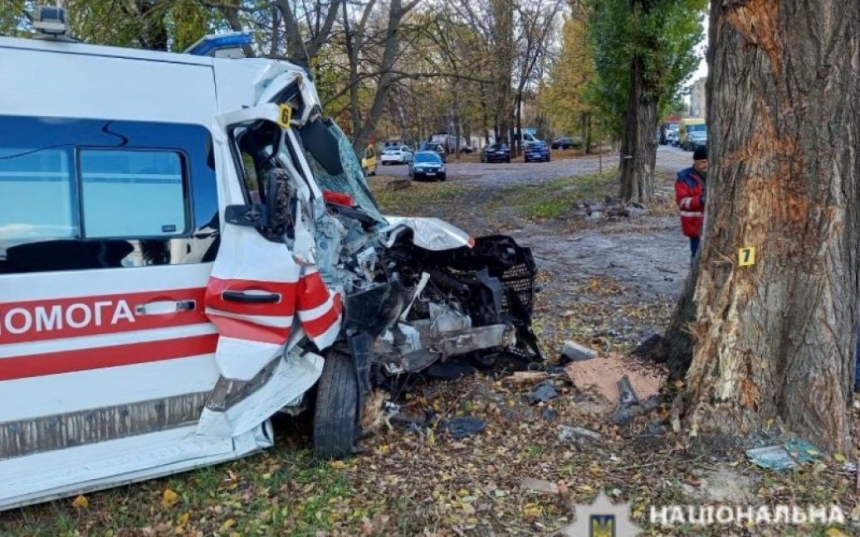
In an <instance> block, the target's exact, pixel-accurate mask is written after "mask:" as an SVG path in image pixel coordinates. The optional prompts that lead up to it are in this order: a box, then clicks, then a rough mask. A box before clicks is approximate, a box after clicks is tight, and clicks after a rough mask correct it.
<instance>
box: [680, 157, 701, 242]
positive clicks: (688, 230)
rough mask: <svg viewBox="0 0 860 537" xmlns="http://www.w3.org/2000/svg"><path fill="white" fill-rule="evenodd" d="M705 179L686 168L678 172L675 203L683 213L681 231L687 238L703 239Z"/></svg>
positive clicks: (692, 169) (693, 169) (691, 169)
mask: <svg viewBox="0 0 860 537" xmlns="http://www.w3.org/2000/svg"><path fill="white" fill-rule="evenodd" d="M704 194H705V179H704V178H703V177H702V176H701V175H700V174H699V173H698V172H697V171H696V170H695V168H692V167H690V168H686V169H683V170H681V171H680V172H678V179H677V180H676V181H675V203H677V204H678V209H679V210H680V211H681V230H682V231H683V233H684V235H686V236H687V237H701V236H702V224H703V222H704V221H705V204H704V200H703V199H702V198H703V196H704Z"/></svg>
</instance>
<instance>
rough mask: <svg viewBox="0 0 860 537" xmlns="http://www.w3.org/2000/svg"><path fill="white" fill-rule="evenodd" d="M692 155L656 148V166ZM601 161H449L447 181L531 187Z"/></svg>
mask: <svg viewBox="0 0 860 537" xmlns="http://www.w3.org/2000/svg"><path fill="white" fill-rule="evenodd" d="M602 160H603V167H604V169H606V168H607V167H612V166H616V165H617V164H618V155H617V154H614V155H604V156H603V158H602ZM692 160H693V159H692V153H690V152H689V151H683V150H681V149H678V148H675V147H668V146H660V147H659V149H658V151H657V167H658V168H666V169H670V170H680V169H681V168H684V167H686V166H690V165H691V164H692ZM600 165H601V158H600V157H595V156H589V157H581V158H575V159H556V160H552V161H550V162H530V163H524V162H511V163H510V164H506V163H498V164H482V163H479V162H464V163H461V162H449V163H448V164H447V168H448V180H449V181H452V182H453V181H456V182H462V183H469V184H475V185H487V186H490V185H510V184H517V183H522V182H528V183H531V184H534V183H541V182H545V181H552V180H554V179H558V178H560V177H570V176H572V175H587V174H591V173H597V172H598V171H599V169H600ZM377 173H378V174H380V175H390V176H394V177H403V178H406V177H408V176H409V171H408V167H407V166H406V165H395V166H379V168H378V170H377Z"/></svg>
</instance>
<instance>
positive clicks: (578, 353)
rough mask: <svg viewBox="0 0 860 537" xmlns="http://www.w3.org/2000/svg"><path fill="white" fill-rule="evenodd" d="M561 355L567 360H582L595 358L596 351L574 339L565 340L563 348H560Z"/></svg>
mask: <svg viewBox="0 0 860 537" xmlns="http://www.w3.org/2000/svg"><path fill="white" fill-rule="evenodd" d="M561 355H562V356H563V357H565V358H567V359H568V360H569V361H573V362H577V361H579V362H582V361H585V360H591V359H593V358H597V351H595V350H594V349H589V348H588V347H586V346H584V345H580V344H579V343H577V342H575V341H565V342H564V348H563V349H562V350H561Z"/></svg>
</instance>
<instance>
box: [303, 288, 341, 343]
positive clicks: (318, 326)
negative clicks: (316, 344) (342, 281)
mask: <svg viewBox="0 0 860 537" xmlns="http://www.w3.org/2000/svg"><path fill="white" fill-rule="evenodd" d="M341 311H343V302H342V301H341V298H340V295H339V294H335V295H334V299H333V301H332V306H331V308H329V310H328V311H326V312H325V313H323V314H322V315H320V316H319V317H317V318H316V319H307V320H305V319H303V318H302V314H301V312H300V313H299V318H300V319H301V321H302V328H304V329H305V332H307V333H308V335H309V336H311V337H312V338H314V337H318V336H321V335H323V334H325V333H326V331H327V330H328V329H329V328H331V327H332V325H334V323H336V322H337V320H338V319H339V318H340V314H341Z"/></svg>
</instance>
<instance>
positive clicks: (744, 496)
mask: <svg viewBox="0 0 860 537" xmlns="http://www.w3.org/2000/svg"><path fill="white" fill-rule="evenodd" d="M617 158H618V157H617V156H615V157H611V156H606V157H603V162H602V167H603V171H604V172H605V173H604V174H603V175H600V174H599V173H598V172H599V170H600V168H601V162H600V159H599V158H594V157H583V158H569V159H564V160H559V159H554V160H553V161H552V162H549V163H534V164H524V163H511V164H480V163H456V164H455V163H452V164H449V178H448V180H447V181H446V182H444V183H426V184H425V183H422V184H415V183H407V182H406V181H404V180H403V178H404V177H405V167H396V166H386V167H385V168H382V167H380V173H382V172H385V173H386V174H387V175H386V176H382V175H379V176H376V177H371V178H370V179H369V183H370V185H371V188H372V190H374V192H375V194H376V195H377V197H378V200H379V202H380V205H381V207H382V208H383V210H384V212H385V213H387V214H392V215H394V214H396V215H404V214H410V215H420V216H437V217H440V218H444V219H446V220H448V221H450V222H452V223H454V224H456V225H459V226H460V227H462V228H463V229H465V230H468V231H469V232H470V233H472V234H473V235H475V236H478V235H483V234H494V233H504V234H510V235H512V236H513V237H515V238H516V240H517V241H518V242H519V243H520V244H522V245H526V246H529V247H531V248H532V250H533V253H534V255H535V258H536V261H537V264H538V269H539V271H540V272H539V283H540V286H541V291H540V293H539V294H538V299H537V304H536V308H535V316H534V329H535V332H536V333H537V334H538V336H539V339H540V345H541V349H542V351H543V353H544V354H545V356H546V357H547V358H548V359H549V360H550V361H555V360H556V359H558V357H559V355H560V353H561V350H562V348H563V346H564V343H565V341H568V340H570V341H575V342H577V343H579V344H581V345H585V346H587V347H589V348H591V349H593V350H595V351H597V352H598V353H599V358H596V359H595V361H593V362H592V364H591V365H590V366H589V367H588V368H587V371H585V372H584V373H582V374H581V378H580V384H589V385H590V386H593V387H594V388H595V389H597V390H602V392H604V393H605V392H607V391H610V392H611V389H612V386H613V383H614V382H615V381H616V380H617V379H616V378H615V377H617V376H619V370H620V368H629V367H632V368H634V369H636V370H637V371H639V372H643V375H644V376H646V377H647V378H649V379H655V378H662V371H661V370H660V368H659V367H657V366H655V365H653V364H643V363H637V362H635V360H633V359H632V358H630V357H628V356H626V354H627V353H629V351H631V350H632V349H633V348H634V347H635V346H636V345H638V344H639V343H640V342H641V341H643V340H644V339H645V338H647V337H649V336H650V335H652V334H654V333H657V332H661V331H662V330H663V328H664V327H665V325H666V323H667V321H668V320H669V317H670V315H671V313H672V309H673V306H674V301H675V300H676V298H677V295H678V293H679V292H680V289H681V287H682V285H683V281H684V278H685V277H686V275H687V272H688V270H689V263H690V258H689V249H688V243H687V241H686V239H685V238H684V237H683V236H682V235H681V232H680V225H679V221H678V217H677V215H676V213H675V209H674V204H673V201H672V184H673V176H674V173H675V172H676V171H677V170H678V169H680V168H681V167H684V166H687V165H689V163H690V161H691V156H690V153H688V152H683V151H680V150H677V149H673V148H664V147H663V148H660V151H659V154H658V167H659V170H660V172H659V174H658V178H657V194H658V196H657V200H656V201H654V202H653V203H650V204H649V205H648V206H646V207H645V209H644V212H642V211H636V212H635V214H631V215H630V216H611V215H610V212H611V211H608V210H607V209H609V208H610V207H611V206H612V205H613V203H612V200H607V196H609V197H611V196H613V195H614V194H615V192H617V185H616V184H615V179H614V174H613V168H614V167H615V164H616V163H617ZM607 202H608V203H607ZM586 203H588V204H589V207H590V208H589V207H586V205H585V204H586ZM597 204H600V205H601V206H602V207H596V205H597ZM598 209H599V212H600V213H602V214H603V216H596V215H595V214H594V212H595V210H598ZM589 212H591V213H592V214H591V215H589V214H588V213H589ZM601 364H606V365H605V367H601V366H600V365H601ZM619 364H621V365H619ZM557 369H558V368H557ZM574 369H575V368H574ZM574 376H575V373H574ZM608 377H612V378H608ZM545 382H547V383H549V386H551V387H552V389H553V390H554V391H555V396H554V397H552V398H551V399H549V400H548V401H546V402H535V401H534V400H531V399H530V398H529V397H528V394H529V392H530V390H532V389H533V388H534V386H533V384H534V383H526V384H519V385H517V384H512V383H511V381H510V379H507V380H506V379H504V378H503V379H497V378H494V377H493V376H491V375H486V374H475V375H471V376H467V377H464V378H461V379H459V380H456V381H432V382H427V383H425V384H421V385H419V386H418V389H417V390H416V391H415V392H413V393H409V394H406V395H404V396H403V397H401V398H400V399H399V400H398V401H397V403H398V405H399V406H400V408H401V414H402V415H405V416H413V417H414V418H415V419H414V420H413V422H412V424H411V425H409V426H406V427H404V426H402V425H401V424H399V423H397V422H392V426H391V427H389V426H388V425H385V424H384V420H382V419H380V420H376V423H377V424H378V426H377V427H376V428H375V429H374V430H372V431H369V435H368V436H367V438H365V439H364V440H363V441H362V442H361V447H362V453H361V454H359V455H357V456H356V457H353V458H351V459H349V460H347V461H336V462H328V463H326V462H318V461H315V460H313V458H312V456H311V454H310V450H309V447H310V439H309V437H308V428H307V423H306V422H305V421H303V420H278V421H277V423H276V428H277V431H278V437H277V445H276V447H275V448H273V449H271V450H269V451H267V452H265V453H263V454H261V455H258V456H256V457H250V458H248V459H245V460H242V461H237V462H235V463H231V464H225V465H221V466H217V467H209V468H204V469H201V470H198V471H195V472H190V473H187V474H183V475H180V476H172V477H169V478H165V479H161V480H155V481H150V482H146V483H142V484H138V485H132V486H128V487H120V488H117V489H113V490H110V491H105V492H99V493H94V494H90V495H86V496H82V497H80V498H77V499H74V498H69V499H64V500H58V501H56V502H53V503H48V504H43V505H39V506H34V507H30V508H25V509H21V510H16V511H12V512H8V513H2V514H0V535H3V536H6V535H16V536H17V535H27V536H31V535H33V536H36V535H38V536H42V535H45V536H49V535H50V536H57V535H60V536H78V535H99V536H111V537H126V536H138V535H140V536H149V535H159V536H161V535H165V536H166V535H189V536H195V537H196V536H207V537H208V536H210V535H219V536H230V537H235V536H246V535H296V536H299V535H301V536H315V537H316V536H329V535H331V536H335V535H342V536H355V535H380V536H381V535H385V536H388V535H398V536H399V535H403V536H412V535H416V536H417V535H421V536H463V535H470V536H472V535H474V536H492V535H547V536H549V535H563V534H564V533H560V532H561V531H562V530H563V528H565V527H567V526H568V525H570V524H571V523H572V522H573V521H574V520H575V517H576V516H579V515H578V514H577V513H581V512H582V511H580V509H586V508H587V506H588V505H590V504H591V503H592V502H593V501H594V499H595V497H596V496H597V494H598V492H600V491H602V492H604V493H606V494H607V495H608V496H609V497H610V499H611V501H612V502H613V503H615V504H618V507H619V508H624V509H629V514H630V517H631V521H632V522H633V523H634V524H636V525H637V526H639V528H641V529H642V531H643V533H641V535H713V536H727V535H768V536H771V535H772V536H782V535H797V536H801V535H802V536H825V535H826V536H827V537H839V536H840V535H860V531H858V526H855V525H852V524H850V523H848V524H842V525H840V524H817V525H815V526H805V527H799V526H792V525H788V526H779V527H774V528H766V527H758V526H753V527H749V526H743V525H739V526H735V525H731V526H725V525H722V526H721V525H717V526H714V527H707V528H705V527H701V526H694V525H677V526H672V527H662V526H659V525H653V524H651V522H650V519H649V514H650V510H651V508H652V507H655V508H659V507H660V506H672V505H685V504H688V503H692V504H695V505H703V504H712V505H714V504H728V505H737V504H739V503H743V502H747V503H749V502H752V504H753V505H754V506H758V505H776V504H795V505H806V504H815V505H828V506H829V505H831V504H834V503H835V504H838V505H839V506H840V507H841V508H842V509H843V511H844V513H845V514H846V516H849V517H850V516H851V515H853V514H860V503H858V501H857V497H856V495H855V494H854V479H855V477H854V472H853V471H850V470H848V469H846V468H844V462H845V461H846V459H848V460H851V461H853V460H856V453H852V454H829V455H828V454H818V455H816V456H815V457H814V459H815V460H814V461H813V462H811V463H808V464H805V465H803V466H802V467H800V468H798V469H797V470H793V471H792V470H789V471H775V470H762V469H760V468H758V467H757V466H755V465H754V464H752V463H751V462H750V461H749V460H748V459H747V457H746V456H745V455H744V453H743V451H742V450H739V443H738V441H737V439H726V438H719V437H707V438H696V439H691V438H690V437H689V435H688V434H687V432H684V431H680V432H675V431H673V428H672V425H673V421H672V408H671V401H663V402H662V403H661V404H660V405H659V406H657V407H656V408H653V407H652V408H650V410H648V411H646V412H643V413H641V414H639V415H637V416H635V417H633V418H632V419H630V420H627V421H626V422H613V421H612V420H611V419H609V417H610V416H614V415H615V414H613V412H614V411H615V410H616V408H615V407H616V406H617V399H616V400H614V401H610V400H608V399H607V398H605V397H604V398H601V397H600V396H599V393H598V391H596V390H592V389H589V388H586V387H584V386H577V385H576V378H574V379H573V382H571V378H570V377H569V376H568V375H567V372H566V371H565V370H561V371H558V370H553V371H551V372H550V373H548V374H547V379H546V381H545ZM649 382H650V381H649ZM649 382H646V383H643V384H637V385H638V386H643V387H644V386H653V383H650V384H649ZM642 389H643V390H644V389H645V388H642ZM456 418H472V419H477V420H480V424H481V425H482V427H479V430H478V431H477V432H475V433H474V434H472V435H470V436H466V437H455V436H454V435H453V434H452V433H451V432H450V430H446V428H445V427H443V424H444V423H447V422H449V421H450V420H453V419H456ZM757 441H760V442H763V441H764V440H760V439H759V440H757V439H747V443H748V444H750V443H752V444H755V442H757ZM755 445H763V444H761V443H759V444H755ZM625 504H626V506H625ZM617 537H624V535H622V534H620V533H619V534H617Z"/></svg>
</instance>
